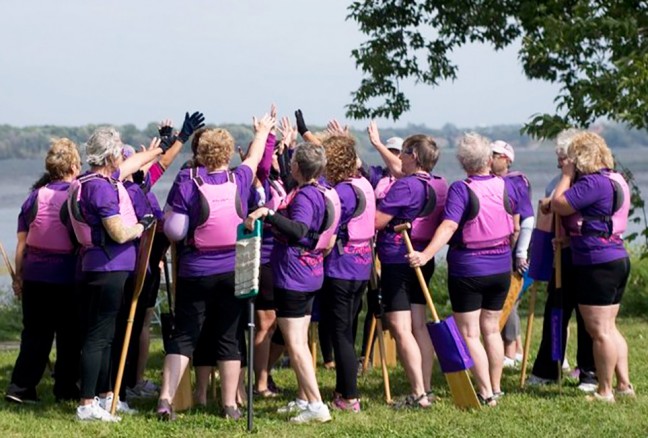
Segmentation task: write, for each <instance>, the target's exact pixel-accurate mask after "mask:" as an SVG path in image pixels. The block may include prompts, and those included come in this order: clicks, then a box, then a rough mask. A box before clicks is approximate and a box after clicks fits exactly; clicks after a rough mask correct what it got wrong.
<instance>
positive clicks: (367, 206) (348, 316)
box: [321, 136, 376, 412]
mask: <svg viewBox="0 0 648 438" xmlns="http://www.w3.org/2000/svg"><path fill="white" fill-rule="evenodd" d="M324 148H325V149H326V161H327V164H326V179H327V180H328V181H329V182H330V183H331V184H333V185H334V186H335V191H336V192H337V193H338V196H339V198H340V204H341V207H342V208H341V210H342V213H341V216H340V225H339V228H338V231H337V245H335V246H334V247H333V249H332V250H331V253H330V254H329V255H328V256H327V257H326V259H325V260H324V287H323V290H322V295H321V296H322V309H321V310H322V320H328V323H329V324H330V325H331V336H332V342H333V350H334V353H335V374H336V384H335V397H334V400H333V404H332V406H333V407H334V408H336V409H341V410H347V411H351V412H359V411H360V401H359V399H358V388H357V375H358V359H357V357H356V352H355V347H354V339H355V332H354V322H355V320H356V317H357V314H358V312H359V310H360V305H361V303H362V294H363V293H364V290H365V288H366V287H367V283H368V280H369V276H370V275H371V266H372V245H373V237H374V221H375V216H376V201H375V196H374V193H373V187H372V186H371V183H370V182H369V181H368V180H367V179H365V178H364V177H362V176H359V175H358V169H357V165H356V161H357V159H358V155H357V153H356V149H355V141H354V140H353V139H352V138H351V137H349V136H333V137H329V138H328V139H326V140H325V141H324Z"/></svg>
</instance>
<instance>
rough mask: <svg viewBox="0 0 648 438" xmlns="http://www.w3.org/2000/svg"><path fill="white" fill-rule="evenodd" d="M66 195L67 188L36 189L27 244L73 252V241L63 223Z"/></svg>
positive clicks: (62, 252) (50, 249)
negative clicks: (34, 209) (34, 208)
mask: <svg viewBox="0 0 648 438" xmlns="http://www.w3.org/2000/svg"><path fill="white" fill-rule="evenodd" d="M67 196H68V194H67V190H52V189H50V188H49V187H47V186H44V187H41V188H40V189H38V194H37V195H36V201H35V203H34V205H35V207H36V211H35V212H34V215H33V220H32V221H31V223H30V224H29V232H28V233H27V245H28V246H30V247H32V248H37V249H41V250H44V251H48V252H51V253H57V254H71V253H73V252H74V243H73V242H72V239H71V238H70V233H69V231H68V228H67V227H66V226H65V224H64V223H63V216H67V210H66V209H67V205H66V201H67Z"/></svg>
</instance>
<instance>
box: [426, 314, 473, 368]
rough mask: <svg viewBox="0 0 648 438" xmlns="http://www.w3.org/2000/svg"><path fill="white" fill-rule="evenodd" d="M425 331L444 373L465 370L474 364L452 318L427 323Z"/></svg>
mask: <svg viewBox="0 0 648 438" xmlns="http://www.w3.org/2000/svg"><path fill="white" fill-rule="evenodd" d="M427 329H428V332H429V333H430V339H431V340H432V345H434V350H435V352H436V355H437V358H438V359H439V365H441V370H442V371H443V372H444V373H453V372H457V371H461V370H467V369H469V368H471V367H472V366H473V365H474V364H475V363H474V362H473V360H472V357H470V353H469V352H468V346H467V345H466V342H465V341H464V338H463V336H462V335H461V333H460V332H459V328H458V327H457V323H456V322H455V320H454V318H453V317H452V316H451V317H449V318H446V319H445V320H443V321H441V322H437V323H434V322H428V323H427Z"/></svg>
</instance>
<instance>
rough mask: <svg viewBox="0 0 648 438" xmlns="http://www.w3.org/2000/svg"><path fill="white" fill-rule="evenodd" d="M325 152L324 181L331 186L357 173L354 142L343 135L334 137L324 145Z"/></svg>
mask: <svg viewBox="0 0 648 438" xmlns="http://www.w3.org/2000/svg"><path fill="white" fill-rule="evenodd" d="M323 146H324V150H325V151H326V179H327V180H328V181H329V182H330V183H331V184H333V185H335V184H337V183H339V182H342V181H344V180H347V179H349V178H351V177H352V176H354V175H355V174H356V173H357V172H358V167H357V164H358V163H357V159H358V154H357V152H356V150H355V140H354V139H353V138H351V137H349V136H345V135H334V136H331V137H329V138H327V139H326V140H325V141H324V143H323Z"/></svg>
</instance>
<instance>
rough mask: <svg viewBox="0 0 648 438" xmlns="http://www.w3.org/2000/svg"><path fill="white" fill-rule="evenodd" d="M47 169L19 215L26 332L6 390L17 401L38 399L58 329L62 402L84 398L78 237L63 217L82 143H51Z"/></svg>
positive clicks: (19, 280)
mask: <svg viewBox="0 0 648 438" xmlns="http://www.w3.org/2000/svg"><path fill="white" fill-rule="evenodd" d="M45 169H46V170H47V172H46V173H45V175H44V176H43V177H42V178H41V179H40V180H38V181H37V182H36V183H35V184H34V186H33V188H32V189H33V191H32V192H31V193H30V195H29V196H28V198H27V200H26V201H25V202H24V203H23V206H22V208H21V209H20V214H19V215H18V245H17V247H16V276H15V279H14V283H13V289H14V293H15V294H16V296H18V297H21V298H22V311H23V331H22V334H21V341H20V353H19V354H18V358H17V359H16V364H15V366H14V370H13V373H12V375H11V383H10V384H9V387H8V388H7V393H6V395H5V398H6V400H7V401H11V402H16V403H25V402H35V401H38V397H37V394H36V386H37V385H38V382H39V381H40V379H41V377H42V375H43V371H45V365H46V364H47V360H48V359H49V353H50V350H51V349H52V341H53V339H54V335H55V334H56V366H55V369H54V371H55V379H54V396H55V397H56V400H57V401H62V400H75V399H78V398H79V389H78V388H77V383H76V382H77V380H78V378H79V376H78V362H79V349H80V346H79V345H78V343H79V339H78V334H77V332H78V313H77V311H76V300H75V296H74V274H75V266H76V260H77V257H76V242H75V241H74V239H73V238H72V236H71V229H70V224H69V222H65V221H63V220H62V219H61V212H63V213H67V207H66V203H65V201H66V199H67V189H68V187H69V186H70V182H71V181H72V180H74V178H76V176H77V175H78V174H79V171H80V169H81V158H80V157H79V152H78V151H77V146H76V145H75V144H74V143H73V142H72V141H70V140H68V139H67V138H63V139H60V140H56V141H54V142H52V146H51V147H50V149H49V151H48V152H47V157H46V158H45Z"/></svg>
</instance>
